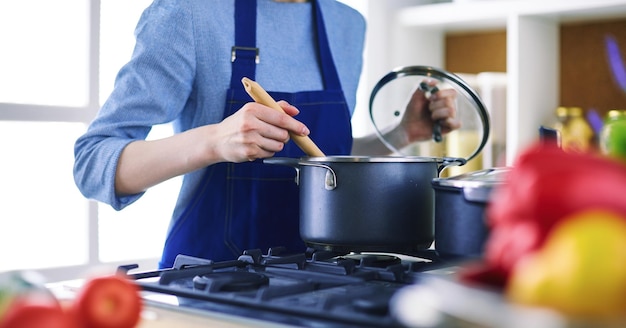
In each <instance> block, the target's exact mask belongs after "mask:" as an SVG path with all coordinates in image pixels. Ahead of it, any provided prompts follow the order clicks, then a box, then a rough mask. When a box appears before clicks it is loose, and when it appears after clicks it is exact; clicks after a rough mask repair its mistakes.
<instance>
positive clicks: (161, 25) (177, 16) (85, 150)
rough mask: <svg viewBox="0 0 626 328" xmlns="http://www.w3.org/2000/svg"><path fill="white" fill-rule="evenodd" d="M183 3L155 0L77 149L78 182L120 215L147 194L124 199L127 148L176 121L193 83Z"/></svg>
mask: <svg viewBox="0 0 626 328" xmlns="http://www.w3.org/2000/svg"><path fill="white" fill-rule="evenodd" d="M184 3H185V2H184V1H176V0H156V1H154V3H153V4H152V5H151V6H150V7H148V8H147V9H146V10H145V11H144V12H143V14H142V16H141V18H140V20H139V23H138V25H137V28H136V30H135V36H136V45H135V49H134V51H133V55H132V58H131V60H130V61H129V62H128V63H127V64H126V65H125V66H124V67H122V69H121V70H120V72H119V73H118V75H117V78H116V80H115V87H114V89H113V92H112V93H111V95H110V97H109V98H108V99H107V101H106V102H105V104H104V105H103V106H102V108H101V109H100V111H99V112H98V114H97V116H96V118H95V119H94V120H93V121H92V122H91V124H90V125H89V128H88V130H87V132H86V133H85V134H84V135H83V136H81V137H80V138H79V139H78V140H77V141H76V143H75V146H74V156H75V162H74V180H75V182H76V185H77V186H78V189H79V190H80V191H81V193H82V194H83V195H84V196H85V197H87V198H90V199H95V200H97V201H100V202H103V203H106V204H109V205H111V206H112V207H113V208H114V209H116V210H120V209H122V208H124V207H125V206H127V205H129V204H131V203H133V202H134V201H136V200H137V199H138V198H139V197H141V195H142V193H140V194H136V195H129V196H123V197H120V196H118V195H116V193H115V173H116V170H117V163H118V160H119V157H120V154H121V152H122V150H123V149H124V147H126V145H128V144H129V143H130V142H133V141H135V140H143V139H145V138H146V136H147V135H148V133H149V132H150V130H151V128H152V126H153V125H156V124H163V123H168V122H171V121H173V120H175V119H176V118H177V117H178V116H179V114H180V112H181V111H182V110H183V108H184V107H185V104H186V103H187V101H188V99H189V96H190V93H191V90H192V85H193V83H194V76H195V67H196V56H195V47H194V38H193V16H192V11H191V10H189V9H187V8H186V7H185V5H184Z"/></svg>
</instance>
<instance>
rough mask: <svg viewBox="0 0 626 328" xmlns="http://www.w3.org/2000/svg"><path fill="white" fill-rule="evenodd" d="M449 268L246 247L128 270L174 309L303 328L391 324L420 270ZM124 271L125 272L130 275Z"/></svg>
mask: <svg viewBox="0 0 626 328" xmlns="http://www.w3.org/2000/svg"><path fill="white" fill-rule="evenodd" d="M445 266H447V263H446V262H444V261H442V260H440V259H439V258H438V256H437V254H436V252H434V251H432V250H424V251H420V252H418V253H416V254H411V255H410V256H402V255H395V254H381V253H350V254H336V253H332V252H327V251H316V250H313V249H309V250H307V251H306V252H305V253H298V254H289V253H287V252H286V250H285V249H284V248H281V247H278V248H271V249H269V251H268V252H267V253H266V254H263V253H262V251H261V250H247V251H245V252H244V253H243V254H242V255H241V256H239V258H238V259H237V260H232V261H222V262H213V261H211V260H207V259H200V258H194V257H189V256H184V255H179V256H178V257H177V258H176V261H175V263H174V266H173V267H172V268H170V269H164V270H157V271H151V272H141V273H129V277H130V278H132V279H135V280H136V282H137V283H138V284H139V286H140V287H141V288H142V289H143V290H144V291H145V292H148V293H149V294H153V295H154V294H155V293H156V294H164V295H170V296H173V297H175V299H176V300H177V302H176V306H178V307H183V308H185V309H194V310H199V311H213V312H220V313H226V314H229V315H235V316H243V317H247V318H255V319H257V320H262V321H268V322H277V323H283V324H289V325H295V326H302V327H381V326H384V327H394V326H400V325H399V323H398V322H397V321H396V320H394V318H393V317H392V316H391V315H390V311H389V301H390V299H391V298H392V296H393V295H394V293H395V292H396V291H398V290H399V289H400V288H402V287H404V286H407V285H410V284H413V283H416V282H417V281H418V280H419V277H420V274H421V272H424V271H429V270H434V269H438V268H441V267H445ZM134 268H135V267H132V266H129V267H124V268H123V269H125V270H129V269H134Z"/></svg>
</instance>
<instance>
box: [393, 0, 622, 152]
mask: <svg viewBox="0 0 626 328" xmlns="http://www.w3.org/2000/svg"><path fill="white" fill-rule="evenodd" d="M624 17H626V0H476V1H469V0H466V1H456V2H451V3H438V4H431V5H420V6H413V7H408V8H404V9H402V10H400V11H399V12H398V16H397V17H396V20H395V28H396V29H397V31H396V33H395V35H396V36H397V39H398V40H402V41H401V42H394V49H393V53H394V58H393V62H394V64H396V65H410V64H415V63H420V64H421V65H433V66H437V67H443V66H444V54H445V35H446V33H449V32H461V31H480V30H486V29H506V32H507V113H506V117H507V125H506V130H507V132H506V137H507V146H506V148H507V155H506V159H507V164H511V163H512V161H513V159H514V158H515V156H516V154H517V153H518V152H519V151H520V149H521V148H523V147H524V146H525V145H528V144H529V143H531V142H533V141H534V140H536V139H537V137H538V129H539V127H540V126H541V125H542V124H547V123H549V122H550V120H551V117H552V116H553V113H554V109H555V108H556V107H557V106H558V105H559V104H558V101H559V54H560V49H559V27H560V24H561V23H564V22H577V21H599V20H604V19H615V18H624ZM581 92H584V91H581Z"/></svg>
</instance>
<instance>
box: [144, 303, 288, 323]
mask: <svg viewBox="0 0 626 328" xmlns="http://www.w3.org/2000/svg"><path fill="white" fill-rule="evenodd" d="M137 327H138V328H172V327H185V328H196V327H197V328H200V327H203V328H204V327H223V328H242V327H285V328H287V327H292V326H285V325H280V324H277V323H267V322H262V321H258V320H254V319H247V318H242V317H235V316H229V315H225V314H221V313H216V312H211V313H208V312H206V311H205V312H202V313H199V312H193V311H189V310H186V309H182V308H176V309H174V308H166V307H162V306H159V305H153V304H145V307H144V310H143V312H142V314H141V322H140V323H139V325H138V326H137Z"/></svg>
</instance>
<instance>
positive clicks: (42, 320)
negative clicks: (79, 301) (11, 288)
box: [0, 295, 78, 328]
mask: <svg viewBox="0 0 626 328" xmlns="http://www.w3.org/2000/svg"><path fill="white" fill-rule="evenodd" d="M0 328H78V325H77V323H76V322H75V321H74V318H73V317H72V316H71V315H70V314H69V313H66V312H65V311H63V309H62V308H61V306H60V305H59V303H58V302H57V301H56V300H50V299H43V298H41V297H39V295H36V296H32V295H23V296H19V297H18V298H17V299H15V300H14V301H12V303H11V305H9V308H8V310H7V312H6V313H5V314H4V316H3V317H2V320H1V321H0Z"/></svg>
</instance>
